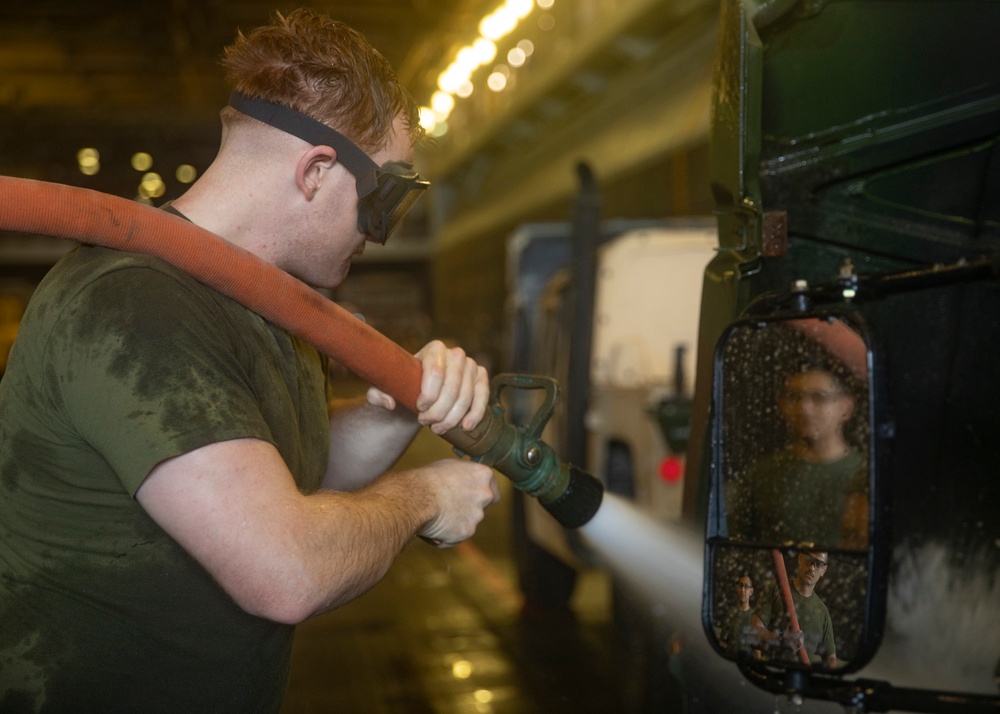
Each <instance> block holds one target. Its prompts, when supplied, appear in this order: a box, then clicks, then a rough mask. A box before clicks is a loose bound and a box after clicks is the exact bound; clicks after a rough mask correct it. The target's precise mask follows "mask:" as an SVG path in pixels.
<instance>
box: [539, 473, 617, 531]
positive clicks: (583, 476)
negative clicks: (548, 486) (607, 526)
mask: <svg viewBox="0 0 1000 714" xmlns="http://www.w3.org/2000/svg"><path fill="white" fill-rule="evenodd" d="M603 498H604V486H603V485H602V484H601V482H600V481H598V480H597V479H596V478H594V477H593V476H591V475H590V474H588V473H587V472H586V471H580V470H579V469H578V468H576V467H575V466H570V467H569V485H567V486H566V490H564V491H563V492H562V494H560V496H559V498H557V499H556V500H554V501H552V502H550V503H542V505H543V506H544V507H545V510H546V511H548V512H549V513H551V514H552V515H553V517H555V519H556V520H557V521H559V523H561V524H562V525H563V526H565V527H566V528H579V527H580V526H582V525H583V524H584V523H587V522H588V521H589V520H590V519H591V518H593V517H594V514H595V513H597V509H598V508H600V507H601V500H602V499H603Z"/></svg>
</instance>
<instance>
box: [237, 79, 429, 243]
mask: <svg viewBox="0 0 1000 714" xmlns="http://www.w3.org/2000/svg"><path fill="white" fill-rule="evenodd" d="M229 106H231V107H232V108H233V109H235V110H236V111H238V112H240V113H242V114H246V115H247V116H248V117H251V118H253V119H256V120H257V121H261V122H264V123H265V124H267V125H269V126H273V127H274V128H275V129H280V130H281V131H283V132H285V133H287V134H291V135H292V136H296V137H298V138H299V139H302V140H303V141H307V142H309V143H310V144H312V145H313V146H329V147H330V148H332V149H334V150H335V151H336V152H337V161H339V162H340V163H342V164H343V165H344V168H346V169H347V170H348V171H350V172H351V173H352V174H354V178H355V181H356V183H357V186H358V229H359V230H360V231H361V232H362V233H364V234H365V235H367V236H370V237H371V238H373V239H375V240H377V241H378V242H379V243H381V244H383V245H384V244H385V241H386V239H387V238H388V237H389V234H391V233H392V231H393V229H394V228H395V227H396V226H397V225H399V222H400V221H401V220H402V218H403V216H404V215H406V212H407V211H409V210H410V209H411V208H412V207H413V204H414V203H415V202H416V200H417V199H418V198H420V195H421V193H422V192H423V191H424V189H426V188H427V187H428V186H430V185H431V184H430V182H429V181H425V180H424V179H422V178H420V175H419V174H418V173H417V172H416V171H414V170H413V167H412V166H410V165H409V164H407V163H404V162H402V161H389V162H387V163H386V164H385V165H383V166H379V165H378V164H376V163H375V162H374V161H372V158H371V157H370V156H369V155H368V154H366V153H365V152H364V151H362V150H361V148H359V147H358V145H357V144H355V143H354V142H353V141H351V140H350V139H348V138H347V137H346V136H344V135H343V134H341V133H340V132H339V131H337V130H336V129H332V128H330V127H328V126H327V125H326V124H324V123H323V122H320V121H316V120H315V119H313V118H312V117H307V116H306V115H305V114H302V113H300V112H297V111H295V110H294V109H289V108H288V107H286V106H282V105H281V104H275V103H273V102H268V101H265V100H263V99H256V98H253V97H248V96H246V95H245V94H241V93H240V92H233V93H232V94H231V95H230V96H229Z"/></svg>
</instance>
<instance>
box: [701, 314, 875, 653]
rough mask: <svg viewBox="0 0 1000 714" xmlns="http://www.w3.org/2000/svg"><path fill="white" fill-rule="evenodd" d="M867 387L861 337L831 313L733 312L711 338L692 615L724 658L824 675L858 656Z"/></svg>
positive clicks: (864, 585)
mask: <svg viewBox="0 0 1000 714" xmlns="http://www.w3.org/2000/svg"><path fill="white" fill-rule="evenodd" d="M872 393H873V389H872V375H871V350H870V348H869V345H868V342H867V340H866V339H865V336H864V334H863V330H862V329H861V328H860V326H859V325H856V324H854V323H853V322H852V321H850V320H848V319H847V318H845V317H843V316H836V315H813V316H805V317H795V318H792V319H782V320H759V319H757V320H745V321H742V322H738V323H736V324H734V325H733V326H731V327H730V328H729V329H728V330H727V331H726V333H725V334H724V335H723V337H722V339H721V340H720V342H719V345H718V348H717V350H716V364H715V383H714V396H713V400H714V406H713V416H712V418H713V424H712V430H713V435H714V444H715V446H714V453H713V457H712V471H713V473H712V481H711V482H712V493H711V497H710V502H711V513H712V517H711V518H710V522H709V527H708V545H709V548H708V551H707V553H708V562H707V565H706V571H705V576H706V579H707V588H706V597H707V598H708V599H709V600H708V602H706V610H705V613H706V617H707V623H706V624H707V630H708V631H709V632H711V633H712V634H713V635H714V637H715V643H714V644H715V646H716V647H717V649H718V650H719V651H720V652H721V653H723V654H724V655H725V656H727V657H730V658H733V659H746V660H752V661H755V662H763V663H767V664H769V665H775V666H781V667H800V668H816V669H821V670H824V671H830V670H834V671H847V670H853V669H856V668H857V667H860V666H861V665H862V664H863V663H864V661H867V659H869V658H870V657H871V654H872V653H873V650H874V645H875V644H876V643H874V642H873V641H872V640H873V639H874V638H875V634H874V633H873V631H872V629H871V628H870V627H869V620H868V618H867V617H866V615H867V609H866V608H867V605H868V603H869V600H870V598H869V594H870V592H871V585H872V584H871V575H872V573H871V572H870V568H871V563H872V560H871V558H870V555H871V553H870V547H869V544H870V542H871V541H872V539H873V538H872V536H873V534H872V533H871V532H870V524H871V523H872V522H873V519H872V517H871V514H872V513H873V504H872V500H873V499H872V498H871V495H870V494H872V493H873V492H874V490H873V488H872V484H873V480H872V479H873V476H874V468H873V467H872V463H873V458H872V457H873V448H872V444H873V440H872V436H871V435H872V429H871V421H872V413H873V408H872V405H873V401H872V397H871V395H872ZM876 629H877V628H876Z"/></svg>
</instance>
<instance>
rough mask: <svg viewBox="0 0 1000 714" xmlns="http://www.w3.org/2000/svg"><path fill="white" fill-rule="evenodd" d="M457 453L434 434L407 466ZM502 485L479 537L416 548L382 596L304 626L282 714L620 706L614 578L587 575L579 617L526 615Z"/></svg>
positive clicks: (504, 712)
mask: <svg viewBox="0 0 1000 714" xmlns="http://www.w3.org/2000/svg"><path fill="white" fill-rule="evenodd" d="M450 454H451V447H450V446H449V445H448V444H447V443H446V442H444V441H443V440H441V439H439V438H438V437H436V436H434V435H433V434H431V433H430V432H427V431H426V430H425V431H424V432H422V434H421V436H419V437H418V439H417V441H416V442H415V443H414V445H413V447H411V449H410V451H409V452H408V453H407V455H405V456H404V458H403V461H402V462H401V466H406V465H407V464H408V463H409V464H415V463H427V462H428V461H432V460H434V459H436V458H441V457H444V456H448V455H450ZM501 480H502V481H505V479H502V478H501ZM501 490H502V492H503V494H504V496H505V498H504V499H503V500H502V502H501V503H500V504H498V505H497V506H494V507H493V508H492V509H491V510H490V512H489V513H488V515H487V518H486V520H485V521H484V522H483V524H482V525H481V526H480V529H479V531H478V533H477V534H476V536H475V538H474V539H473V540H472V541H470V542H469V543H467V544H463V545H462V546H459V547H457V548H453V549H447V550H441V549H437V548H433V547H431V546H429V545H427V544H425V543H423V542H422V541H415V542H413V543H411V544H410V546H409V547H408V548H407V549H406V550H405V551H404V552H403V553H402V555H401V556H400V557H399V558H398V560H397V561H396V563H395V565H394V566H393V568H392V569H391V570H390V572H389V574H388V575H387V577H386V578H385V579H384V580H383V581H382V582H381V583H380V584H379V585H377V586H376V587H375V588H374V589H373V590H372V591H370V592H369V593H367V594H366V595H364V596H363V597H361V598H359V599H358V600H356V601H354V602H352V603H350V604H348V605H347V606H345V607H342V608H340V609H339V610H336V611H334V612H331V613H328V614H326V615H324V616H321V617H318V618H315V619H313V620H311V621H309V622H307V623H304V624H303V625H301V626H300V627H299V629H298V634H297V636H296V641H295V648H294V652H293V661H292V672H291V679H290V683H289V689H288V694H287V697H286V700H285V706H284V708H283V710H282V714H320V713H323V714H327V713H330V712H347V713H350V714H425V713H426V714H465V713H466V712H468V713H470V714H471V713H483V714H536V713H539V714H540V713H542V712H544V713H546V714H553V713H559V712H574V713H586V712H593V713H595V714H597V713H600V714H606V713H610V712H617V711H620V710H621V708H620V707H619V706H618V703H617V702H618V696H617V693H616V686H615V677H614V674H613V673H612V667H611V664H612V656H611V654H610V652H611V648H610V639H609V621H608V612H609V607H608V601H609V588H608V584H607V582H606V579H605V578H604V577H603V576H601V575H600V574H598V573H591V574H588V575H586V576H584V577H583V578H582V579H581V581H580V583H579V585H578V587H577V591H576V594H575V595H574V600H573V609H574V613H575V615H576V617H575V619H568V618H565V617H563V618H557V617H552V618H548V617H545V616H537V617H533V618H531V619H530V620H528V619H525V618H522V617H521V615H520V610H521V599H520V596H519V594H518V591H517V587H516V577H515V573H514V566H513V562H512V559H511V554H510V544H509V521H510V513H509V507H510V500H511V499H510V497H509V496H510V490H511V487H510V485H509V483H506V482H505V483H502V484H501Z"/></svg>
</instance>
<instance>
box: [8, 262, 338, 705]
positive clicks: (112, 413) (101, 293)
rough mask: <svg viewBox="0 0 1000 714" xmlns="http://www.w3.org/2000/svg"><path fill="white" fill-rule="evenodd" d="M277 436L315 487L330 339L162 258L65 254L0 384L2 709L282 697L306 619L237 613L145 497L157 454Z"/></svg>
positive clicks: (297, 472) (323, 459)
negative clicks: (283, 620) (284, 324)
mask: <svg viewBox="0 0 1000 714" xmlns="http://www.w3.org/2000/svg"><path fill="white" fill-rule="evenodd" d="M243 437H252V438H258V439H262V440H265V441H268V442H270V443H272V444H274V445H275V446H276V447H277V449H278V451H279V452H280V453H281V456H282V457H283V459H284V461H285V463H286V464H287V465H288V467H289V469H290V471H291V472H292V474H293V475H294V477H295V479H296V481H297V483H298V485H299V488H300V489H301V490H303V491H304V492H309V491H312V490H315V489H316V488H318V487H319V484H320V482H321V480H322V476H323V473H324V471H325V468H326V463H327V456H328V451H329V432H328V428H327V412H326V383H325V370H324V369H323V362H322V359H321V357H320V355H319V354H318V353H317V352H316V351H315V350H314V349H313V348H311V347H309V346H307V345H305V344H304V343H302V342H301V341H300V340H298V339H296V338H293V337H291V336H289V335H288V334H286V333H285V332H284V331H282V330H280V329H278V328H276V327H275V326H273V325H271V324H269V323H268V322H266V321H265V320H263V319H262V318H261V317H259V316H258V315H256V314H254V313H252V312H249V311H248V310H246V309H244V308H243V307H241V306H239V305H238V304H236V303H235V302H233V301H232V300H230V299H228V298H226V297H224V296H222V295H220V294H219V293H217V292H215V291H213V290H211V289H209V288H206V287H204V286H203V285H201V284H199V283H197V282H195V281H194V280H193V279H191V278H190V277H188V276H187V275H185V274H183V273H181V272H180V271H178V270H176V269H174V268H172V267H171V266H169V265H167V264H165V263H163V262H162V261H159V260H157V259H155V258H151V257H144V256H138V255H133V254H129V253H121V252H116V251H110V250H106V249H103V248H95V247H82V248H79V249H76V250H74V251H73V252H72V253H70V254H69V255H68V256H67V257H65V258H64V259H63V260H62V261H60V263H59V264H58V265H57V266H56V267H55V268H53V270H52V271H51V272H50V274H49V275H48V276H47V277H46V279H45V280H44V281H43V282H42V284H41V285H40V286H39V288H38V290H37V291H36V293H35V295H34V297H33V299H32V301H31V303H30V305H29V307H28V310H27V312H26V314H25V316H24V321H23V322H22V325H21V329H20V332H19V335H18V338H17V341H16V343H15V345H14V348H13V350H12V352H11V356H10V361H9V364H8V370H7V372H6V374H5V375H4V377H3V379H2V381H0V711H3V712H21V711H27V712H35V711H42V712H48V711H52V712H63V711H67V712H69V711H71V712H90V711H93V712H105V713H106V712H124V711H130V712H139V711H141V712H160V711H162V712H256V711H277V710H278V708H279V707H280V701H281V697H282V694H283V691H284V686H285V683H286V679H287V670H288V661H289V653H290V647H291V636H292V628H291V627H288V626H285V625H280V624H277V623H273V622H270V621H266V620H264V619H261V618H258V617H255V616H252V615H249V614H247V613H245V612H244V611H242V610H241V609H240V608H239V607H237V606H236V605H235V603H234V602H233V601H232V600H231V599H230V598H229V596H227V595H226V594H225V593H224V592H223V591H222V589H221V588H220V587H219V586H218V585H217V584H216V583H215V581H214V580H213V579H212V578H211V577H210V576H209V575H208V574H207V572H206V571H205V570H203V569H202V568H201V567H200V566H199V565H198V564H197V563H196V562H195V561H194V560H193V559H192V558H191V557H190V556H189V555H188V554H187V553H186V552H185V551H184V550H183V549H182V548H181V547H180V546H179V545H177V543H176V542H174V541H173V540H172V539H171V538H170V537H169V536H167V535H166V533H164V532H163V531H162V530H161V529H160V528H159V527H158V526H157V525H156V523H154V522H153V521H152V520H151V519H150V518H149V516H147V514H146V513H145V511H144V510H143V509H142V508H141V507H140V506H139V504H138V502H137V501H136V499H135V498H134V495H135V492H136V490H137V489H138V488H139V486H140V485H141V484H142V482H143V479H144V478H145V477H146V475H147V474H148V473H149V472H150V470H151V469H152V468H153V467H154V466H155V465H156V464H158V463H159V462H161V461H163V460H165V459H168V458H171V457H173V456H177V455H180V454H183V453H187V452H190V451H192V450H194V449H197V448H199V447H202V446H205V445H207V444H211V443H215V442H219V441H225V440H229V439H235V438H243Z"/></svg>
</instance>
